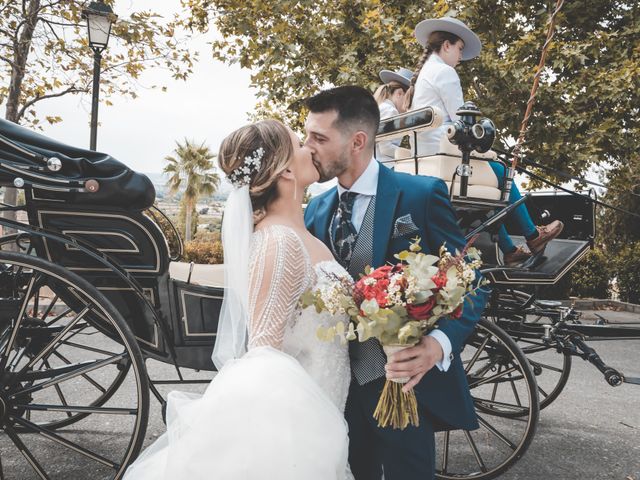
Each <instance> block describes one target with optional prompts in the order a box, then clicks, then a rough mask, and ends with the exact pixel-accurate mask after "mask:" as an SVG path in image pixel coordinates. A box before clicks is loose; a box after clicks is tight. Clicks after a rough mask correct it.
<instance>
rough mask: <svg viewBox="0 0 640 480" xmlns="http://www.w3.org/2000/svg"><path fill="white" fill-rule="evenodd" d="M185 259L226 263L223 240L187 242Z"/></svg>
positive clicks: (197, 261)
mask: <svg viewBox="0 0 640 480" xmlns="http://www.w3.org/2000/svg"><path fill="white" fill-rule="evenodd" d="M184 261H185V262H194V263H207V264H217V263H224V254H223V251H222V242H221V241H220V240H216V241H213V242H209V241H200V240H193V241H191V242H187V243H186V244H185V248H184Z"/></svg>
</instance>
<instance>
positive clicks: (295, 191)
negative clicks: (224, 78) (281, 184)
mask: <svg viewBox="0 0 640 480" xmlns="http://www.w3.org/2000/svg"><path fill="white" fill-rule="evenodd" d="M293 199H294V200H298V179H297V178H296V177H293Z"/></svg>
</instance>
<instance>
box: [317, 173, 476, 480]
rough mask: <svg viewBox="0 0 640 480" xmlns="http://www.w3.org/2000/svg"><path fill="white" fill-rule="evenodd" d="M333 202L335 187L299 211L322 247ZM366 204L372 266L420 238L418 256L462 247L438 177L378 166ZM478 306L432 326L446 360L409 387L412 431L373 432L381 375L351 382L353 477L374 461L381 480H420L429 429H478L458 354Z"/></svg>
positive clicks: (364, 474) (365, 473)
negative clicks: (444, 366) (370, 208)
mask: <svg viewBox="0 0 640 480" xmlns="http://www.w3.org/2000/svg"><path fill="white" fill-rule="evenodd" d="M337 204H338V195H337V189H336V188H332V189H330V190H329V191H327V192H325V193H324V194H322V195H320V196H318V197H316V198H314V199H313V200H311V202H310V203H309V205H308V206H307V209H306V211H305V223H306V226H307V228H308V229H309V230H310V231H311V233H313V234H314V235H315V236H316V237H317V238H319V239H320V240H322V241H323V242H324V243H325V244H327V245H328V246H329V247H331V242H332V239H331V238H330V235H329V225H330V222H331V221H332V218H333V216H334V213H335V210H336V208H337ZM374 205H375V211H374V212H373V251H372V256H371V265H372V266H373V267H374V268H375V267H379V266H381V265H383V264H385V263H387V262H391V263H396V262H397V260H396V259H394V257H393V255H394V254H395V253H398V252H400V251H402V250H405V249H407V248H408V247H409V244H410V243H411V240H412V239H413V238H414V237H416V236H419V237H421V238H422V242H421V246H422V247H423V251H424V252H425V253H433V254H436V255H437V253H438V250H439V249H440V247H441V246H442V245H443V244H446V246H447V248H448V249H449V250H451V251H453V250H454V249H458V250H461V249H462V248H463V247H464V245H465V240H464V236H463V234H462V232H461V230H460V228H459V226H458V224H457V222H456V216H455V213H454V211H453V209H452V207H451V203H450V202H449V196H448V191H447V187H446V184H445V183H444V182H443V181H442V180H440V179H437V178H434V177H425V176H412V175H407V174H404V173H396V172H394V171H392V170H390V169H388V168H387V167H385V166H384V165H380V170H379V175H378V188H377V193H376V197H375V204H374ZM407 216H409V217H407ZM399 218H402V219H405V220H404V221H405V222H406V221H407V220H406V219H409V220H410V225H411V228H410V229H409V231H408V232H407V233H406V234H405V235H402V234H399V230H398V229H397V228H394V227H397V225H398V224H397V222H398V219H399ZM403 230H404V231H407V229H406V228H404V229H400V232H402V231H403ZM352 273H353V272H352ZM485 301H486V294H485V293H484V292H480V293H479V294H478V295H477V296H475V297H471V302H470V303H469V302H467V303H465V306H464V309H463V315H462V317H461V318H459V319H457V320H450V319H443V320H441V321H440V322H439V325H438V327H439V329H440V330H441V331H442V332H444V333H445V334H446V335H447V337H448V338H449V340H450V342H451V346H452V357H453V358H452V363H451V365H450V367H449V369H448V371H447V372H442V371H440V370H439V369H438V368H436V367H434V368H432V369H431V370H430V371H429V372H428V373H427V374H426V375H425V376H424V377H423V378H422V380H421V381H420V383H419V384H418V385H417V386H416V387H415V391H416V396H417V398H418V402H419V404H420V406H421V407H422V408H421V412H420V414H421V415H420V417H421V418H420V420H421V425H420V427H417V428H415V427H409V428H407V429H406V430H403V431H398V430H392V429H380V428H377V427H376V425H375V420H373V418H372V417H371V414H372V413H373V409H374V408H375V404H376V402H377V400H378V396H379V392H380V391H381V389H382V386H383V384H384V378H378V379H377V380H374V381H372V382H369V383H366V384H365V385H358V384H357V382H356V381H355V380H354V381H352V388H351V390H350V394H349V395H350V398H349V401H348V404H347V412H346V416H347V420H349V429H350V432H349V435H350V437H351V443H352V447H353V449H352V451H351V452H350V463H351V466H352V470H353V471H354V475H355V476H356V479H357V480H369V479H371V480H373V479H376V480H379V479H380V475H381V467H380V464H384V475H385V480H396V479H403V480H411V479H414V478H415V479H416V480H417V479H420V480H426V479H427V478H430V477H432V476H433V468H434V466H433V463H434V458H433V457H434V445H433V443H434V440H433V438H434V437H433V431H434V430H445V429H458V428H462V429H467V430H471V429H475V428H478V423H477V419H476V415H475V410H474V407H473V401H472V399H471V395H470V393H469V387H468V385H467V381H466V377H465V373H464V369H463V367H462V362H461V360H460V355H459V353H460V350H461V348H462V346H463V344H464V341H465V339H466V338H467V337H468V336H469V335H470V334H471V332H472V331H473V329H474V327H475V325H476V322H477V321H478V320H479V319H480V316H481V314H482V311H483V309H484V304H485ZM360 383H362V382H360ZM396 447H397V448H396ZM376 459H378V460H376Z"/></svg>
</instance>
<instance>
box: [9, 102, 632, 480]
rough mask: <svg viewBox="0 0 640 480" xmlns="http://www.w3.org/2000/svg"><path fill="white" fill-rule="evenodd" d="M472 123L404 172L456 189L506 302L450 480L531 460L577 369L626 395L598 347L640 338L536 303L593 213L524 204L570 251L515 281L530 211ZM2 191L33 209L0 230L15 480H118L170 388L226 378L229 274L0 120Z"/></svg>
mask: <svg viewBox="0 0 640 480" xmlns="http://www.w3.org/2000/svg"><path fill="white" fill-rule="evenodd" d="M467 107H468V108H467V110H468V111H467V112H466V113H465V112H463V120H464V121H463V124H462V126H461V128H462V131H461V132H458V134H457V135H458V136H457V137H455V138H454V140H455V141H456V142H457V147H456V149H455V150H452V149H449V150H447V151H443V152H441V153H439V154H438V155H437V156H436V157H438V158H421V157H419V156H418V155H415V154H412V155H410V156H409V157H406V158H401V159H399V160H394V165H393V167H394V168H396V169H399V170H404V171H411V169H413V171H411V173H415V174H424V173H427V172H426V171H423V170H422V169H428V168H436V167H437V168H439V169H441V170H442V172H446V173H440V174H439V176H443V177H445V178H444V179H445V180H446V181H447V182H448V184H449V186H450V188H451V196H452V202H453V204H454V206H455V208H456V210H457V213H458V215H459V218H460V224H461V226H462V227H463V228H464V229H465V231H467V232H468V234H469V236H470V237H471V236H476V235H479V236H478V239H477V246H478V247H480V248H481V249H482V250H483V252H484V260H485V264H486V265H485V267H486V268H485V270H484V274H485V277H486V278H487V279H489V281H490V283H491V284H492V287H493V294H492V297H491V301H490V302H489V304H488V306H487V310H486V318H484V319H483V320H481V322H480V323H479V325H478V326H477V329H476V330H475V332H474V333H473V334H472V335H471V337H470V338H469V339H468V341H467V343H466V345H465V347H464V350H463V352H462V357H463V361H464V363H465V368H466V371H467V375H468V382H469V386H470V388H471V391H472V394H473V396H474V399H475V405H476V410H477V413H478V418H479V421H480V425H481V428H480V429H479V430H477V431H452V432H444V433H441V434H439V438H438V443H439V444H438V447H437V448H438V452H439V454H440V460H439V464H438V476H439V477H440V478H483V479H486V478H493V477H495V476H497V475H499V474H500V473H501V472H503V471H505V470H506V469H507V468H508V467H509V466H511V465H512V464H513V463H514V462H516V461H517V460H518V459H519V458H520V457H521V456H522V455H523V454H524V452H525V451H526V449H527V447H528V446H529V444H530V443H531V440H532V438H533V436H534V433H535V429H536V423H537V420H538V416H539V411H540V408H544V407H545V406H546V405H548V404H549V403H551V401H553V399H554V398H555V397H557V395H558V394H559V393H560V390H562V387H563V386H564V384H565V383H566V379H567V377H568V375H569V371H570V365H571V362H570V360H571V356H572V355H579V356H582V357H583V358H587V359H588V360H590V361H591V362H592V363H594V364H595V365H596V366H597V367H598V368H600V369H601V370H602V371H603V373H604V374H605V377H606V379H607V381H609V383H611V384H612V385H616V384H619V383H621V382H623V381H630V380H631V381H633V379H629V378H627V377H625V376H624V375H622V374H621V373H620V372H617V371H615V370H614V369H611V368H609V367H607V366H606V365H605V364H604V363H603V362H602V361H601V360H600V359H599V357H597V354H595V352H594V351H592V350H590V349H589V347H588V346H587V345H586V343H585V342H584V338H585V337H584V335H598V336H607V335H609V336H615V337H626V338H640V331H639V330H637V329H636V330H632V329H628V328H626V329H623V328H621V327H618V328H616V329H615V330H614V331H613V333H611V332H612V331H611V330H609V329H608V327H597V326H586V325H582V324H580V323H579V322H578V318H577V313H576V312H574V311H573V310H572V309H567V308H564V307H561V306H559V305H558V304H556V303H553V302H545V301H544V300H539V299H537V298H536V297H535V295H534V294H533V293H531V291H529V290H528V289H527V287H530V286H535V285H543V284H547V285H548V284H553V283H555V282H557V281H558V280H559V279H560V278H561V277H562V275H564V274H565V273H566V272H567V271H568V270H569V269H570V268H571V266H572V265H574V264H575V263H576V262H577V261H578V260H579V259H580V258H581V257H582V256H583V255H584V254H586V252H587V251H588V249H589V246H590V243H591V241H592V239H593V235H594V228H595V223H594V213H593V212H594V207H593V202H591V201H589V198H588V197H580V198H576V199H574V201H573V202H567V201H566V199H565V200H564V201H563V202H562V203H560V202H558V201H557V196H556V194H551V195H527V196H525V198H523V199H522V200H521V201H520V202H524V201H527V202H528V203H529V205H530V208H531V209H532V211H534V212H537V216H538V218H537V220H539V221H544V220H546V221H550V220H551V219H555V218H560V219H562V220H563V221H564V222H565V225H566V227H565V235H564V236H563V238H559V239H556V240H554V241H553V242H552V243H551V244H550V245H549V246H548V248H547V249H546V251H545V253H544V254H540V255H537V256H534V257H533V258H532V259H531V261H529V262H527V263H526V264H524V265H521V266H518V267H505V266H504V265H502V261H501V257H500V254H499V253H498V251H497V249H496V247H495V244H494V241H493V236H494V234H495V231H496V229H497V227H498V226H499V225H500V223H501V222H503V221H504V220H505V217H506V215H507V214H508V213H509V212H510V211H511V210H512V209H513V208H515V207H516V206H517V204H512V205H509V204H508V202H506V201H505V200H504V199H505V198H507V196H506V194H505V193H506V192H505V190H504V189H499V188H497V186H496V185H485V184H484V183H482V182H483V181H485V180H486V178H488V177H487V176H484V178H485V180H481V177H483V175H482V174H481V172H482V171H483V166H482V165H483V162H486V161H487V159H488V157H487V156H486V155H485V156H484V157H483V156H481V155H477V153H474V150H477V151H489V148H490V147H491V143H492V138H489V137H491V136H492V135H493V133H492V131H491V127H492V125H491V124H490V122H488V123H487V122H484V121H479V120H478V118H477V117H478V112H474V111H473V109H472V108H471V106H467ZM436 120H437V112H435V111H434V110H433V109H431V108H429V107H427V108H425V109H422V110H419V111H415V112H411V113H409V114H405V115H401V116H399V117H394V118H391V119H388V120H385V121H383V122H381V124H380V129H379V132H378V141H387V140H391V139H394V138H401V137H403V136H404V135H407V134H409V135H413V136H415V135H417V134H418V133H420V132H421V131H423V130H427V129H430V128H434V126H435V125H436V123H437V122H436ZM483 122H484V123H483ZM477 125H480V127H481V128H479V127H477ZM454 133H455V132H454ZM452 138H453V137H452ZM489 140H491V142H489ZM447 148H449V147H447ZM490 158H491V159H492V160H496V161H501V159H500V158H498V157H495V158H494V156H490ZM504 160H505V159H502V161H504ZM452 162H453V163H452ZM434 165H435V166H434ZM506 171H508V169H507V170H506ZM479 179H480V180H479ZM0 183H1V184H2V185H3V186H5V187H6V186H10V187H16V188H19V189H20V190H21V191H22V192H23V193H24V200H25V201H24V205H18V206H13V205H3V207H2V210H3V211H15V212H17V213H19V214H20V215H22V216H23V217H24V219H25V220H26V221H23V222H18V221H12V220H9V219H5V218H2V219H0V225H2V226H3V227H4V228H5V229H13V230H15V233H10V234H7V235H5V236H4V237H2V238H0V247H2V250H1V251H0V478H5V477H6V478H45V479H46V478H57V477H64V478H68V477H70V476H72V475H74V474H75V475H78V476H82V477H83V478H84V477H86V476H89V475H91V476H92V477H93V478H120V477H121V476H122V475H123V473H124V471H125V469H126V467H127V465H128V464H129V463H130V462H131V461H132V460H133V459H134V458H135V457H136V455H137V454H138V453H139V451H140V449H141V447H142V443H143V441H144V438H145V431H146V426H147V421H148V415H149V403H150V397H151V395H150V394H152V395H153V396H154V397H155V398H156V399H157V400H158V401H159V402H160V405H161V406H164V404H165V401H164V398H163V396H162V394H161V392H160V390H159V388H158V386H159V385H166V384H182V383H204V382H207V381H208V380H202V379H196V380H189V379H188V378H193V376H191V375H187V372H188V371H190V370H198V371H199V370H204V371H213V370H214V365H213V363H212V361H211V358H210V357H211V351H212V348H213V345H214V342H215V338H216V329H217V319H218V315H219V312H220V307H221V302H222V297H223V294H224V288H223V285H222V281H221V279H222V275H221V273H222V266H216V265H194V264H188V263H184V262H179V261H178V260H179V256H180V252H175V254H172V252H170V251H169V247H168V240H167V238H166V236H165V234H164V233H163V229H162V228H161V224H163V225H167V224H170V222H168V219H166V217H163V215H162V213H161V212H160V211H159V210H157V209H156V208H155V207H154V206H153V203H154V199H155V192H154V188H153V185H152V184H151V182H150V181H149V179H148V178H147V177H145V176H144V175H141V174H139V173H136V172H134V171H132V170H130V169H129V168H127V166H126V165H124V164H122V163H120V162H118V161H117V160H116V159H114V158H112V157H110V156H109V155H106V154H103V153H97V152H92V151H87V150H81V149H78V148H74V147H71V146H68V145H64V144H61V143H58V142H56V141H54V140H51V139H48V138H46V137H44V136H42V135H39V134H36V133H33V132H30V131H28V130H26V129H24V128H22V127H19V126H17V125H14V124H12V123H9V122H5V121H0ZM506 184H507V185H508V182H506ZM174 233H175V231H174ZM531 318H535V320H533V321H532V320H530V319H531ZM594 329H595V330H594ZM547 350H549V351H551V350H557V351H558V352H559V353H560V355H559V358H560V359H561V360H560V361H559V364H558V365H559V366H556V365H550V364H548V363H546V362H542V361H539V360H537V355H539V354H540V352H543V353H544V351H547ZM149 360H156V361H160V362H163V363H165V364H167V365H169V366H171V369H173V370H175V376H174V377H175V378H172V379H154V378H151V377H150V375H149V371H148V369H147V366H146V362H147V361H149ZM558 374H559V375H558ZM636 382H637V380H636ZM79 472H81V473H79Z"/></svg>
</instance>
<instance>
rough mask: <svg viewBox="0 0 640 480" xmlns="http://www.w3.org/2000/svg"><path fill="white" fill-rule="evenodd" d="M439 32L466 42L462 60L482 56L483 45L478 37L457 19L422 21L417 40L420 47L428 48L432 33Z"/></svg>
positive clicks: (418, 28) (445, 18)
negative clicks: (447, 33)
mask: <svg viewBox="0 0 640 480" xmlns="http://www.w3.org/2000/svg"><path fill="white" fill-rule="evenodd" d="M438 31H440V32H449V33H453V34H454V35H457V36H458V37H460V38H461V39H462V41H463V42H464V49H463V50H462V60H471V59H472V58H475V57H477V56H478V55H480V50H481V49H482V43H481V42H480V39H479V38H478V35H476V34H475V33H473V32H472V31H471V29H470V28H469V27H467V26H466V25H465V24H464V23H462V22H461V21H460V20H458V19H457V18H452V17H443V18H429V19H427V20H422V21H421V22H420V23H419V24H418V25H416V32H415V33H416V39H417V40H418V42H419V43H420V45H422V46H423V47H426V46H427V41H428V40H429V35H431V33H432V32H438Z"/></svg>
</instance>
